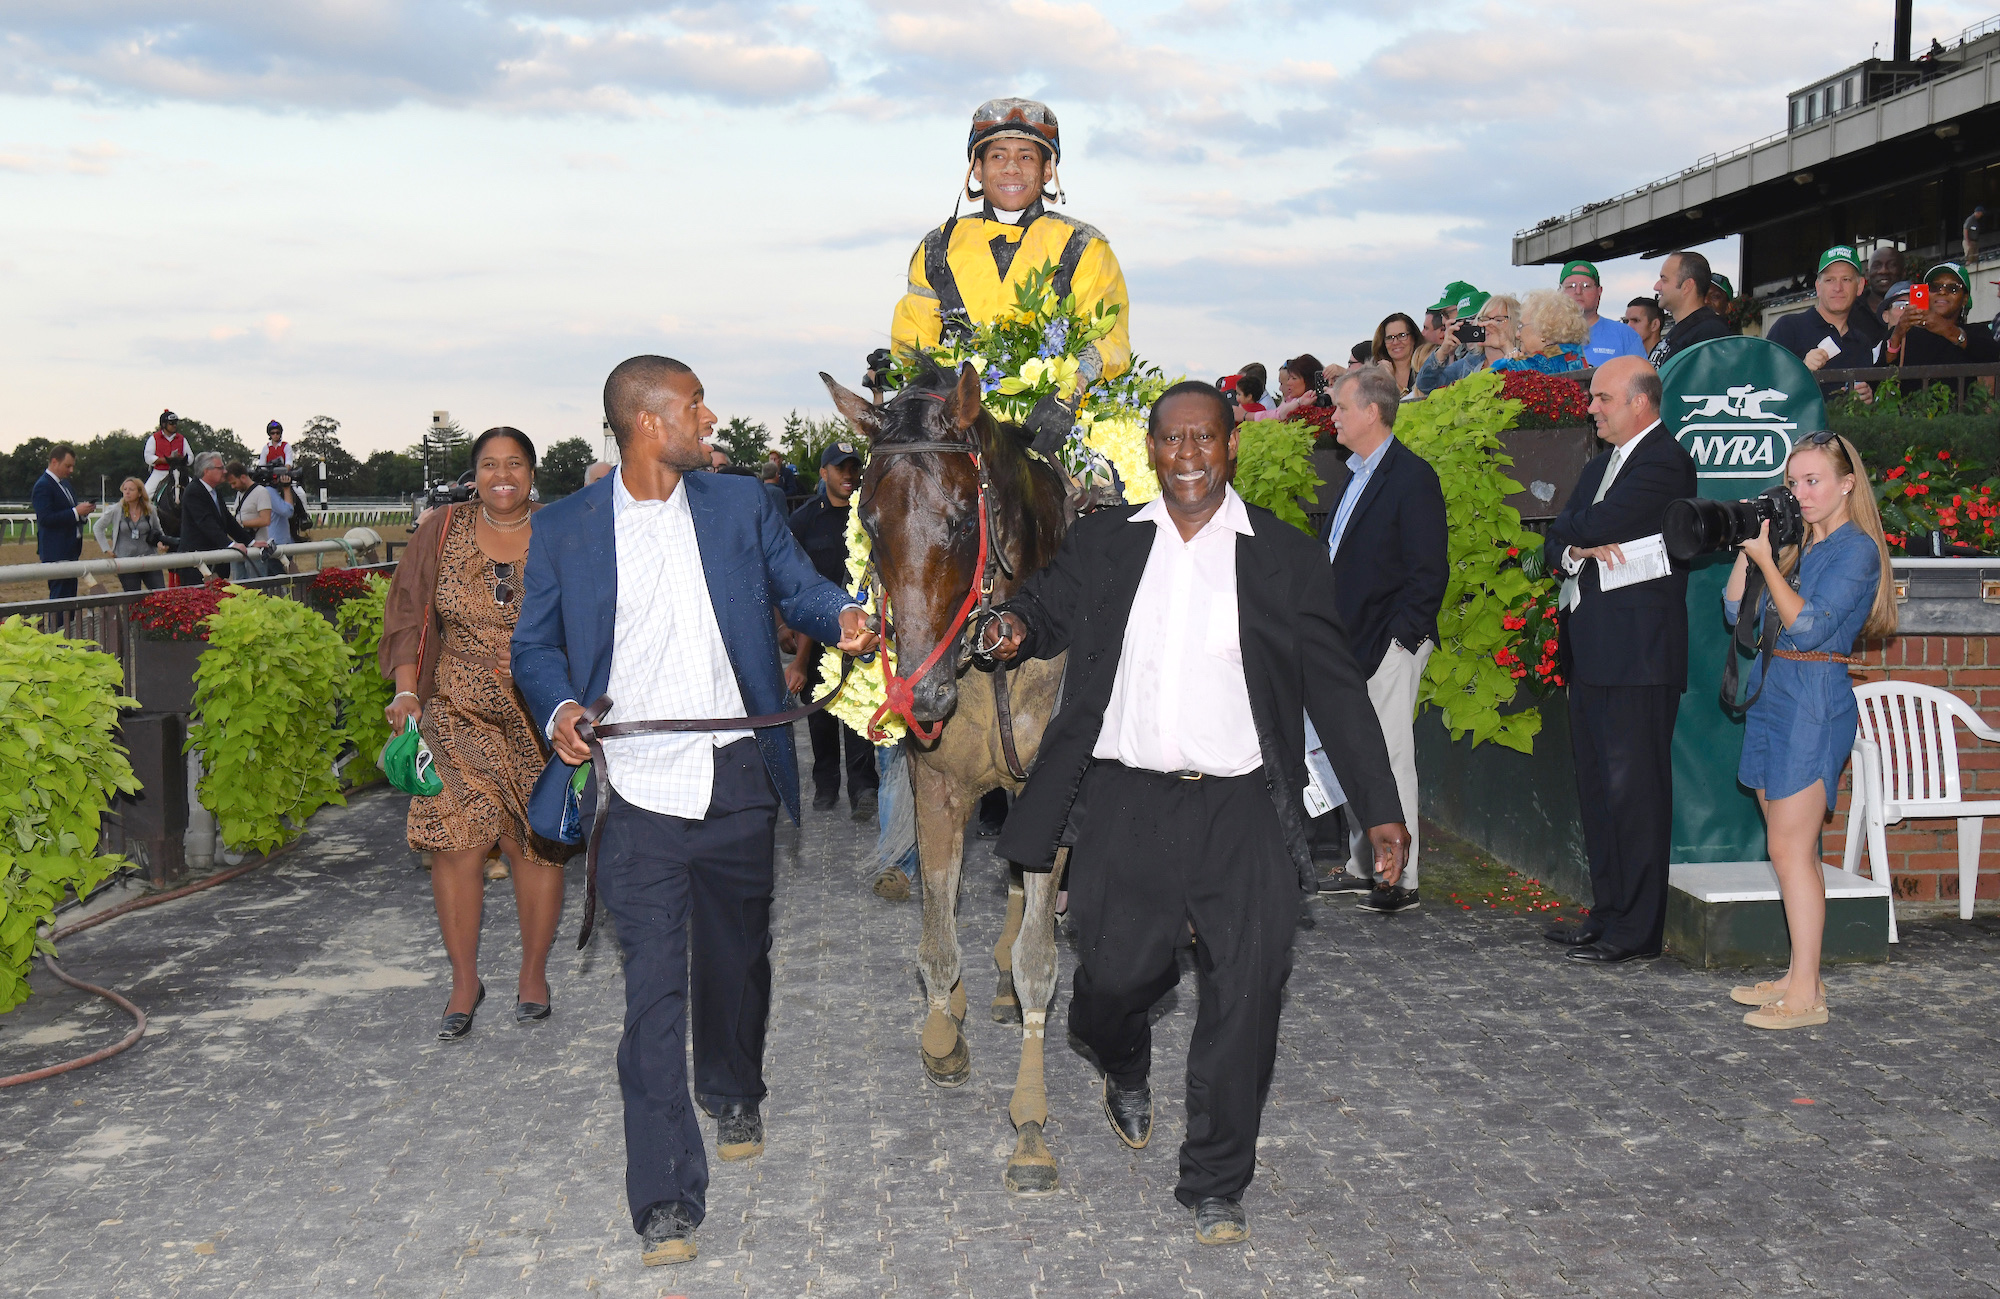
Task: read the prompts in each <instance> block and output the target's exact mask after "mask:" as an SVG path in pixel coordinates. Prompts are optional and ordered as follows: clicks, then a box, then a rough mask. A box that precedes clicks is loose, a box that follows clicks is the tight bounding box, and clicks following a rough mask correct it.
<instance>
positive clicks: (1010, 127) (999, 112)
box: [965, 99, 1062, 162]
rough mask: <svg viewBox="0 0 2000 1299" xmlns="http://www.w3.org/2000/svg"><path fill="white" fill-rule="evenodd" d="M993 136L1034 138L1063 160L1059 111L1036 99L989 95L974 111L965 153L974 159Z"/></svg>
mask: <svg viewBox="0 0 2000 1299" xmlns="http://www.w3.org/2000/svg"><path fill="white" fill-rule="evenodd" d="M991 140H1032V141H1033V142H1034V143H1036V144H1039V145H1041V146H1042V148H1043V149H1044V150H1046V151H1047V152H1048V153H1049V154H1050V155H1051V157H1052V161H1055V162H1061V161H1062V135H1061V134H1060V132H1059V131H1058V129H1057V127H1056V115H1055V114H1054V113H1052V112H1050V111H1049V106H1048V105H1047V104H1043V103H1039V102H1037V101H1035V100H1032V99H989V100H987V101H986V102H985V103H983V104H981V105H980V106H979V109H978V111H976V112H975V113H973V115H972V132H971V134H969V135H967V136H966V138H965V156H966V158H967V159H968V160H970V159H971V158H972V157H973V155H974V154H976V153H978V151H979V148H980V146H981V145H984V144H986V143H987V142H988V141H991Z"/></svg>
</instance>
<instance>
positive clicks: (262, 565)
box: [222, 460, 271, 582]
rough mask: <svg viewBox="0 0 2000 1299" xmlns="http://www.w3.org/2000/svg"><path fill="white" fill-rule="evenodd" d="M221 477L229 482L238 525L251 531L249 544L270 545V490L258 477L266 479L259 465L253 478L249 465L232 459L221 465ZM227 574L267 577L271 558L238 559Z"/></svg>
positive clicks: (243, 576) (237, 578) (242, 577)
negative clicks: (233, 497) (234, 502)
mask: <svg viewBox="0 0 2000 1299" xmlns="http://www.w3.org/2000/svg"><path fill="white" fill-rule="evenodd" d="M222 472H223V476H224V477H225V478H227V479H228V481H229V488H230V490H231V491H233V492H235V493H236V508H235V509H234V510H233V511H231V513H233V514H234V515H235V516H236V522H237V525H238V526H240V527H241V528H242V529H243V530H244V531H246V532H248V533H250V534H251V535H250V544H251V545H252V546H268V545H270V544H271V489H270V488H268V487H266V486H264V484H263V482H260V481H259V479H268V478H269V475H268V474H266V473H265V472H264V471H263V470H262V469H261V468H260V469H259V470H258V473H257V474H256V475H255V476H254V477H253V476H252V475H251V473H250V467H249V466H248V465H245V464H244V463H243V462H242V461H240V460H232V461H230V463H229V464H228V465H226V466H224V468H223V471H222ZM229 575H230V576H231V577H233V578H235V579H236V580H237V581H239V582H241V581H243V580H244V579H245V578H251V577H268V576H270V575H271V561H270V559H269V558H264V559H249V558H245V559H241V560H238V561H237V562H236V563H234V564H231V565H230V566H229Z"/></svg>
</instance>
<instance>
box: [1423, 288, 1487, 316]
mask: <svg viewBox="0 0 2000 1299" xmlns="http://www.w3.org/2000/svg"><path fill="white" fill-rule="evenodd" d="M1478 291H1479V290H1477V289H1475V288H1473V287H1472V286H1471V285H1470V284H1467V283H1466V282H1465V281H1464V280H1453V281H1452V282H1451V283H1449V284H1447V285H1445V286H1444V292H1443V293H1442V294H1440V295H1439V296H1438V300H1437V301H1436V302H1433V303H1431V305H1430V306H1428V307H1425V308H1424V310H1425V311H1444V310H1446V309H1447V308H1449V307H1450V306H1451V304H1452V303H1454V302H1457V301H1458V300H1459V299H1460V298H1462V297H1464V296H1465V295H1466V294H1468V293H1477V292H1478Z"/></svg>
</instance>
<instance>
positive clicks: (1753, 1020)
mask: <svg viewBox="0 0 2000 1299" xmlns="http://www.w3.org/2000/svg"><path fill="white" fill-rule="evenodd" d="M1743 1022H1744V1023H1746V1024H1748V1025H1749V1026H1750V1027H1752V1028H1817V1027H1818V1026H1819V1025H1821V1024H1824V1023H1826V998H1825V997H1821V998H1820V999H1819V1000H1818V1001H1817V1002H1815V1003H1813V1004H1812V1005H1810V1006H1807V1007H1805V1008H1804V1009H1803V1010H1793V1009H1792V1008H1791V1007H1789V1006H1787V1005H1786V1004H1785V1003H1784V1002H1782V1001H1774V1002H1772V1003H1771V1004H1770V1005H1768V1006H1762V1007H1760V1008H1758V1009H1756V1010H1753V1011H1751V1012H1750V1013H1749V1014H1747V1015H1745V1016H1744V1017H1743Z"/></svg>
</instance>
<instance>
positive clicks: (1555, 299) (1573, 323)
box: [1493, 289, 1590, 374]
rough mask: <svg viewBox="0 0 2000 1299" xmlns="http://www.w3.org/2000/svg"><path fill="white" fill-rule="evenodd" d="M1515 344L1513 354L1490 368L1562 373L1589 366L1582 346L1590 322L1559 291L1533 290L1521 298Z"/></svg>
mask: <svg viewBox="0 0 2000 1299" xmlns="http://www.w3.org/2000/svg"><path fill="white" fill-rule="evenodd" d="M1515 341H1516V345H1517V351H1516V355H1514V356H1512V357H1509V358H1507V359H1505V360H1501V361H1495V362H1494V363H1493V368H1494V369H1496V370H1535V371H1538V372H1540V373H1542V374H1564V373H1566V372H1568V371H1570V370H1583V369H1587V368H1588V367H1589V365H1590V362H1589V361H1588V360H1586V359H1585V357H1584V355H1583V345H1584V344H1585V343H1587V342H1589V341H1590V322H1589V321H1588V320H1586V319H1584V315H1583V309H1582V308H1581V307H1579V306H1577V305H1576V303H1575V301H1573V300H1572V299H1571V298H1570V297H1569V295H1568V294H1566V293H1564V292H1562V291H1561V290H1560V289H1536V290H1535V291H1534V292H1533V293H1530V294H1529V295H1528V296H1527V297H1526V298H1524V299H1522V301H1521V325H1520V329H1519V330H1518V331H1517V333H1516V338H1515Z"/></svg>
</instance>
